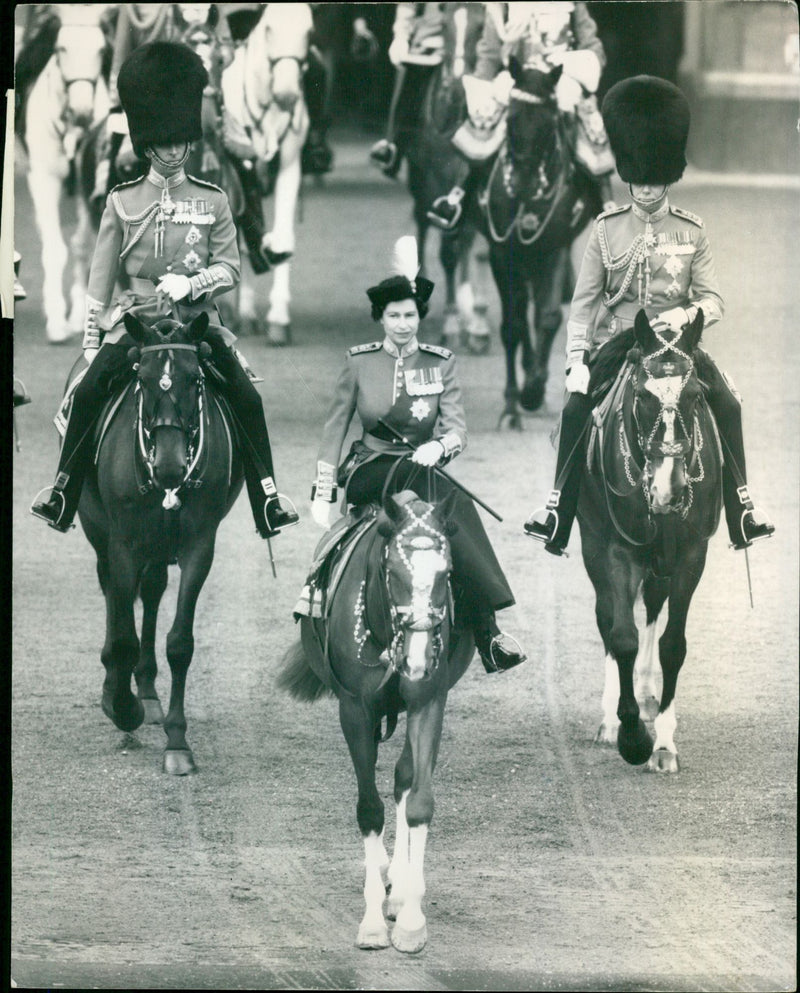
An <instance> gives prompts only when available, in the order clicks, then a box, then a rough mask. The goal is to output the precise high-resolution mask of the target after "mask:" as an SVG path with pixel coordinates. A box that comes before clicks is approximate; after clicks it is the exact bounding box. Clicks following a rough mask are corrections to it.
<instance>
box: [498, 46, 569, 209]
mask: <svg viewBox="0 0 800 993" xmlns="http://www.w3.org/2000/svg"><path fill="white" fill-rule="evenodd" d="M509 71H510V72H511V75H512V77H513V79H514V86H513V88H512V89H511V93H510V97H509V105H508V119H507V140H506V150H505V156H506V162H507V168H506V170H505V175H504V181H505V186H506V191H507V193H508V194H509V196H514V197H517V198H520V199H526V200H530V201H532V202H535V201H537V200H543V199H546V198H548V197H549V196H551V195H552V184H553V179H554V176H553V174H552V169H550V168H549V166H550V161H551V160H552V159H553V157H554V156H555V153H556V152H557V151H558V143H559V130H558V108H557V105H556V97H555V89H556V83H558V80H559V79H560V77H561V73H562V67H561V66H555V67H554V68H553V69H551V70H550V72H542V71H540V70H539V69H525V68H523V67H522V65H521V64H520V63H519V62H518V60H517V59H515V58H512V59H511V61H510V64H509Z"/></svg>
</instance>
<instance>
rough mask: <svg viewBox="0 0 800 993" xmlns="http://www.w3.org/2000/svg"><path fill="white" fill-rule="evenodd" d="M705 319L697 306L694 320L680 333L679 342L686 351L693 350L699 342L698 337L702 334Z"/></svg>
mask: <svg viewBox="0 0 800 993" xmlns="http://www.w3.org/2000/svg"><path fill="white" fill-rule="evenodd" d="M705 321H706V318H705V314H704V313H703V310H702V308H701V307H698V308H697V314H696V315H695V318H694V320H693V321H692V323H691V324H690V325H689V326H688V327H687V328H686V329H685V330H684V332H683V334H682V335H681V343H682V345H683V347H684V349H685V350H686V351H687V352H693V351H694V350H695V348H697V346H698V345H699V344H700V337H701V335H702V334H703V326H704V325H705Z"/></svg>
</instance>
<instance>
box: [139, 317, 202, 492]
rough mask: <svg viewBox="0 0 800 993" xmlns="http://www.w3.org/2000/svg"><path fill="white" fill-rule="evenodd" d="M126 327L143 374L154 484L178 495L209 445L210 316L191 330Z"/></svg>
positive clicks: (144, 443) (144, 441) (174, 325)
mask: <svg viewBox="0 0 800 993" xmlns="http://www.w3.org/2000/svg"><path fill="white" fill-rule="evenodd" d="M124 321H125V328H126V330H127V332H128V334H129V335H130V336H131V337H132V338H133V339H134V341H135V342H136V343H137V344H136V346H135V347H133V348H131V350H130V352H129V358H130V360H131V362H132V363H133V366H134V368H135V369H136V372H137V387H136V388H137V391H138V395H139V418H138V420H139V425H138V428H139V441H140V448H141V452H142V455H143V457H144V461H145V465H146V466H147V469H148V472H149V473H150V478H151V481H152V483H153V484H154V485H155V486H156V487H158V488H159V489H162V490H166V491H174V490H176V489H178V488H179V487H180V486H181V485H183V484H184V483H185V482H186V480H187V479H188V478H189V476H190V475H191V472H192V470H193V468H194V466H195V465H196V463H197V459H198V456H199V454H200V450H201V448H202V443H203V439H202V426H203V416H202V414H203V411H202V407H203V397H204V375H203V369H202V366H201V363H200V360H201V358H208V357H210V355H211V347H210V345H209V344H208V342H207V341H204V340H203V339H204V335H205V333H206V331H207V330H208V314H206V313H201V314H200V315H199V316H198V317H196V318H195V319H194V320H193V321H192V322H191V323H190V324H188V325H183V324H181V323H180V322H178V321H172V320H163V321H159V322H158V323H157V324H156V325H154V326H153V327H152V328H150V327H148V326H147V325H145V324H142V322H141V321H139V320H138V318H136V317H134V316H133V315H131V314H126V315H125V318H124ZM170 505H172V506H174V504H170Z"/></svg>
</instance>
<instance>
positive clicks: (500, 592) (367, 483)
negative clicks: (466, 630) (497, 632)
mask: <svg viewBox="0 0 800 993" xmlns="http://www.w3.org/2000/svg"><path fill="white" fill-rule="evenodd" d="M396 462H397V458H396V456H391V455H378V456H376V457H375V458H371V459H369V460H368V461H366V462H364V463H362V464H361V465H359V466H358V467H357V468H356V469H355V470H354V471H353V473H352V474H351V475H350V477H349V480H348V482H347V499H348V502H349V503H352V504H355V505H356V506H362V505H364V504H367V503H380V501H381V498H382V495H383V487H384V483H385V482H386V478H387V476H388V474H389V470H390V469H391V468H392V466H393V465H394V464H395V463H396ZM402 489H410V490H413V491H414V492H415V493H416V494H417V495H418V496H420V497H421V498H422V499H423V500H426V501H428V502H429V503H430V502H432V501H434V500H436V501H437V502H438V501H440V500H443V499H444V498H445V497H446V496H447V495H448V494H449V493H450V492H451V491H455V494H456V495H455V504H454V507H453V513H452V515H451V519H452V521H453V523H454V524H456V525H457V526H458V530H457V531H456V532H455V533H454V534H453V535H452V537H451V538H450V550H451V553H452V556H453V579H454V581H455V583H456V585H457V586H458V587H460V590H461V591H462V594H463V596H464V605H465V608H466V609H468V610H470V611H471V612H473V613H476V614H485V613H486V611H487V610H489V611H496V610H502V609H503V608H504V607H510V606H512V605H513V604H514V602H515V601H514V594H513V593H512V592H511V588H510V586H509V585H508V580H507V579H506V577H505V574H504V573H503V570H502V569H501V567H500V563H499V562H498V561H497V556H496V555H495V553H494V549H493V548H492V545H491V543H490V541H489V536H488V535H487V534H486V531H485V529H484V527H483V522H482V521H481V519H480V517H479V516H478V511H477V510H476V508H475V504H474V503H473V502H472V500H470V499H469V497H468V496H467V495H466V494H465V493H463V492H462V491H461V490H459V489H457V487H455V486H453V485H452V484H451V483H450V482H448V481H447V480H446V479H443V478H442V477H441V476H436V474H435V473H433V472H428V471H426V470H425V469H423V468H422V467H420V466H417V465H413V464H409V463H407V462H404V463H402V464H401V465H400V466H399V468H398V470H397V472H396V473H395V476H394V480H393V481H392V490H393V491H394V492H398V491H399V490H402Z"/></svg>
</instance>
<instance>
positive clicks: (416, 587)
mask: <svg viewBox="0 0 800 993" xmlns="http://www.w3.org/2000/svg"><path fill="white" fill-rule="evenodd" d="M408 561H409V565H410V569H411V605H410V606H411V609H410V611H409V615H408V617H407V621H408V624H409V633H408V634H407V636H406V651H407V657H406V665H407V666H408V670H409V678H410V679H421V678H422V677H423V676H424V675H425V671H426V667H427V662H426V654H427V647H428V642H429V639H430V638H431V636H432V632H431V628H432V621H433V619H432V611H433V607H432V604H431V595H432V593H433V586H434V583H435V582H436V578H437V576H438V575H439V574H440V573H442V572H444V571H445V570H446V569H447V561H446V560H445V558H444V556H443V555H442V554H441V552H439V551H437V550H436V549H435V548H426V549H418V550H415V551H413V552H412V553H411V555H410V556H409V558H408Z"/></svg>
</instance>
